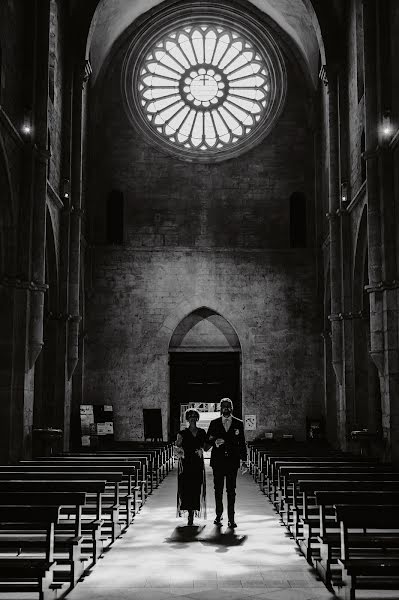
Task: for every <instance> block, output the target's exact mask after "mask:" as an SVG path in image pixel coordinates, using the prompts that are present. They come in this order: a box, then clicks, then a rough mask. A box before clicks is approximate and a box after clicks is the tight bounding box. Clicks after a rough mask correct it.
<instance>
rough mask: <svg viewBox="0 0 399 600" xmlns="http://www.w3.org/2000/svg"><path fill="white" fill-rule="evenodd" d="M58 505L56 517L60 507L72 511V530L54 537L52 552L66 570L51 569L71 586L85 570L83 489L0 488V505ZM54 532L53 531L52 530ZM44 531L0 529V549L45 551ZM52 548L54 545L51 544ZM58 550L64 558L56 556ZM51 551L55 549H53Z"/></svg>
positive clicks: (20, 551) (24, 555)
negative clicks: (80, 491)
mask: <svg viewBox="0 0 399 600" xmlns="http://www.w3.org/2000/svg"><path fill="white" fill-rule="evenodd" d="M27 502H29V506H50V507H51V506H58V507H59V509H60V511H59V519H60V513H61V511H62V509H63V508H66V507H68V513H71V512H72V513H73V515H74V530H73V531H72V535H64V536H62V539H60V538H58V540H57V541H58V544H56V548H57V549H58V552H57V554H56V556H55V558H56V562H57V567H59V566H60V565H65V566H66V567H67V572H64V571H59V570H58V569H57V570H56V571H54V572H53V575H54V579H57V580H58V581H61V582H64V581H67V582H68V583H69V585H70V587H74V586H75V585H76V583H77V582H78V579H79V578H80V577H81V575H82V574H83V572H84V570H85V562H87V560H85V559H84V558H83V556H82V541H83V538H82V516H81V515H82V507H83V506H84V504H85V502H86V494H85V493H77V492H30V493H29V494H28V493H27V492H26V491H25V492H3V493H1V494H0V506H15V507H17V506H24V505H26V504H27ZM53 533H54V532H53ZM46 538H47V534H46V532H45V531H44V532H43V534H40V533H39V532H38V531H36V533H35V535H33V534H32V532H31V531H29V530H26V528H24V529H21V528H20V527H18V529H15V528H12V527H11V528H10V529H7V530H5V529H4V528H2V529H1V530H0V551H1V552H4V553H6V554H10V553H13V552H14V553H15V554H16V555H17V556H20V555H21V556H23V557H25V558H27V559H28V558H29V553H30V552H32V551H33V552H34V553H35V554H36V553H39V554H40V553H43V552H44V553H45V552H46V549H47V539H46ZM53 550H54V548H53ZM60 551H62V553H65V552H66V554H67V558H63V557H62V556H60ZM54 552H55V550H54Z"/></svg>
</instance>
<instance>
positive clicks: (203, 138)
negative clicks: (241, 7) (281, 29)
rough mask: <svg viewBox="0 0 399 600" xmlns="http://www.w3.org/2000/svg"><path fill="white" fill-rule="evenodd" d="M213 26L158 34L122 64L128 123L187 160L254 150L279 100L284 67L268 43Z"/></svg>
mask: <svg viewBox="0 0 399 600" xmlns="http://www.w3.org/2000/svg"><path fill="white" fill-rule="evenodd" d="M191 19H193V16H192V15H191ZM197 20H198V19H197ZM214 21H215V17H214V15H212V14H210V15H209V16H208V18H207V19H206V18H204V17H202V18H201V21H200V22H195V19H194V22H193V23H189V24H188V23H187V22H185V23H182V24H181V25H180V26H175V27H173V28H168V29H166V31H165V30H163V31H162V32H159V33H158V35H153V36H152V39H151V41H149V42H147V44H146V45H144V48H143V51H142V53H141V55H140V56H137V55H136V56H134V52H135V51H137V46H138V44H137V41H136V43H135V44H134V51H133V50H132V49H131V52H130V53H128V57H127V60H125V63H124V69H123V75H124V79H123V81H124V83H125V86H124V90H125V100H126V106H127V109H128V114H129V116H130V117H131V119H132V121H133V122H134V123H135V125H136V126H137V125H138V126H139V128H140V129H141V131H142V132H143V133H144V134H145V136H146V137H147V138H150V140H151V141H152V142H153V143H156V145H157V146H158V147H163V148H165V149H167V150H168V151H169V152H170V153H172V154H174V155H176V156H178V157H180V158H184V159H186V160H200V161H217V160H223V159H225V158H230V157H232V156H235V155H236V154H238V153H240V152H242V151H243V150H245V149H248V148H249V147H251V146H253V145H254V144H255V143H258V142H259V141H260V140H261V139H263V138H264V137H265V135H266V134H267V133H268V131H270V129H271V127H272V125H273V124H274V122H275V120H276V119H277V117H278V116H279V114H280V112H281V109H282V105H283V100H284V97H285V71H284V68H283V62H282V58H281V55H280V53H279V52H278V49H277V47H276V46H275V44H274V43H273V41H272V40H271V38H270V36H269V35H266V32H263V35H262V36H261V37H260V36H259V38H257V37H256V36H254V35H253V34H252V35H251V34H250V33H249V32H248V24H246V25H244V27H243V28H241V27H240V26H239V25H238V24H237V20H235V23H234V26H229V25H227V24H224V23H223V24H220V23H216V22H214ZM244 28H245V29H244ZM249 30H250V28H249Z"/></svg>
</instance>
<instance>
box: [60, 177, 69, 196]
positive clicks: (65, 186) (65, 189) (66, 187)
mask: <svg viewBox="0 0 399 600" xmlns="http://www.w3.org/2000/svg"><path fill="white" fill-rule="evenodd" d="M70 191H71V186H70V181H69V179H68V177H66V178H65V179H64V180H63V182H62V197H63V198H69V194H70Z"/></svg>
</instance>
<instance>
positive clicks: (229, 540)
mask: <svg viewBox="0 0 399 600" xmlns="http://www.w3.org/2000/svg"><path fill="white" fill-rule="evenodd" d="M246 539H247V536H246V535H237V534H236V533H234V529H226V530H225V531H224V533H223V532H222V530H221V528H220V527H214V528H213V529H212V532H211V534H210V535H207V536H205V537H201V538H199V539H198V541H199V542H202V543H203V544H210V545H212V546H218V549H217V550H216V551H217V552H227V551H228V548H229V547H233V546H242V545H243V544H244V543H245V541H246Z"/></svg>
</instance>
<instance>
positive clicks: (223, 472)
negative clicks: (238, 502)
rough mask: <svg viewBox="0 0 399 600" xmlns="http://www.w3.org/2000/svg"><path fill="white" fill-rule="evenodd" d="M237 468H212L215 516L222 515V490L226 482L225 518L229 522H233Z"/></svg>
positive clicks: (229, 466)
mask: <svg viewBox="0 0 399 600" xmlns="http://www.w3.org/2000/svg"><path fill="white" fill-rule="evenodd" d="M237 471H238V467H236V466H231V465H225V466H218V467H213V485H214V488H215V504H216V516H217V517H221V516H222V514H223V489H224V482H225V481H226V491H227V516H228V519H229V521H234V505H235V499H236V482H237Z"/></svg>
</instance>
